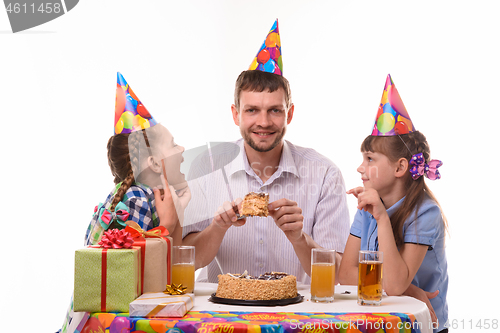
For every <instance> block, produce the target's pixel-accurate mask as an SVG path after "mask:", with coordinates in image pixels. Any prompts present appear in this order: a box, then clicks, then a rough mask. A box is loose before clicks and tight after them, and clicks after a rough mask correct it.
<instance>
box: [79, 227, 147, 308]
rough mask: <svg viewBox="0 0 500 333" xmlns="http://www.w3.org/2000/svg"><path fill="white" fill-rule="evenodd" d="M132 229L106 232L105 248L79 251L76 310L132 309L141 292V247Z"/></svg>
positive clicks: (102, 243)
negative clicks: (137, 243) (134, 239)
mask: <svg viewBox="0 0 500 333" xmlns="http://www.w3.org/2000/svg"><path fill="white" fill-rule="evenodd" d="M132 243H133V240H132V238H131V237H130V234H129V233H128V232H125V231H124V230H117V229H113V230H111V231H107V232H105V233H104V236H103V238H102V240H101V242H99V244H100V246H101V247H96V246H90V247H87V248H84V249H80V250H76V252H75V288H74V297H73V308H74V311H86V312H110V311H113V312H128V309H129V303H130V302H132V301H133V300H134V299H136V298H137V297H138V296H139V295H140V294H141V250H140V248H139V247H132Z"/></svg>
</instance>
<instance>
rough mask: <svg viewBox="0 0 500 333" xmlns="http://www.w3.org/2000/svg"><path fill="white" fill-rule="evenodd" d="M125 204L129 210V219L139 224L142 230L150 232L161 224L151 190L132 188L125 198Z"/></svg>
mask: <svg viewBox="0 0 500 333" xmlns="http://www.w3.org/2000/svg"><path fill="white" fill-rule="evenodd" d="M149 192H151V193H149ZM123 203H124V204H125V205H126V206H127V207H128V208H129V214H130V217H129V219H130V220H132V221H134V222H136V223H137V224H139V226H140V227H141V228H142V229H144V230H149V229H152V228H154V227H157V226H158V225H159V224H160V223H159V219H158V216H157V213H156V207H155V204H154V194H153V191H152V190H151V189H149V188H147V189H143V188H140V187H138V186H131V187H130V189H129V190H128V191H127V193H126V195H125V196H124V197H123Z"/></svg>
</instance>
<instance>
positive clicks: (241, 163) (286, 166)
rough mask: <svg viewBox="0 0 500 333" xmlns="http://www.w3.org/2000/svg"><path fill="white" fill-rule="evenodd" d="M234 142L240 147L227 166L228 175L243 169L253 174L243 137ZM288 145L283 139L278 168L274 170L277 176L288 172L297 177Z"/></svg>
mask: <svg viewBox="0 0 500 333" xmlns="http://www.w3.org/2000/svg"><path fill="white" fill-rule="evenodd" d="M235 143H236V144H237V145H238V146H239V147H240V154H239V155H238V156H237V157H236V158H235V159H234V161H232V162H231V163H230V165H229V166H228V175H230V176H231V175H233V174H235V173H236V172H238V171H245V172H246V173H248V174H249V175H255V172H254V171H253V170H252V168H251V167H250V164H249V163H248V157H247V154H246V152H245V145H244V141H243V139H239V140H238V141H236V142H235ZM290 145H291V144H290V143H289V142H288V141H286V140H285V141H283V151H282V153H281V158H280V163H279V165H278V170H276V172H275V174H276V176H277V177H279V176H280V175H281V174H282V173H283V172H289V173H291V174H293V175H295V176H296V177H299V173H298V171H297V166H296V165H295V161H294V159H293V155H292V151H291V149H290Z"/></svg>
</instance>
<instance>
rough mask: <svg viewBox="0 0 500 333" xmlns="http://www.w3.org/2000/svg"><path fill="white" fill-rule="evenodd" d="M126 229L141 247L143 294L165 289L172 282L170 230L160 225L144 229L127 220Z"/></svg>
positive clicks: (136, 244) (135, 244)
mask: <svg viewBox="0 0 500 333" xmlns="http://www.w3.org/2000/svg"><path fill="white" fill-rule="evenodd" d="M125 231H127V232H129V233H130V235H131V237H132V238H133V240H134V246H139V247H140V248H141V281H142V284H141V294H142V293H146V292H160V291H163V290H165V286H166V285H167V284H170V283H172V282H171V280H172V238H170V237H168V230H167V229H166V228H164V227H161V226H160V227H156V228H153V229H151V230H148V231H144V230H142V229H141V227H140V226H139V225H138V224H137V223H135V222H133V221H127V227H126V228H125Z"/></svg>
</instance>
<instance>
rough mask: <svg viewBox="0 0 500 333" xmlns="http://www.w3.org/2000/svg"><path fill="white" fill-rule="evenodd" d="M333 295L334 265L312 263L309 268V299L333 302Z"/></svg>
mask: <svg viewBox="0 0 500 333" xmlns="http://www.w3.org/2000/svg"><path fill="white" fill-rule="evenodd" d="M334 293H335V264H333V263H313V264H312V266H311V299H312V300H313V301H318V300H320V301H321V300H322V299H325V300H329V301H331V300H333V294H334Z"/></svg>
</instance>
